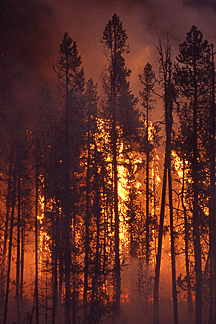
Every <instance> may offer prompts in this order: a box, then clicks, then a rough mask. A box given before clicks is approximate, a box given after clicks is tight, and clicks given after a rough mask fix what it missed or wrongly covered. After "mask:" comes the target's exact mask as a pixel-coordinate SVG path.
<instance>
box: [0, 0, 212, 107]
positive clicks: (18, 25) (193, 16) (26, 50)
mask: <svg viewBox="0 0 216 324" xmlns="http://www.w3.org/2000/svg"><path fill="white" fill-rule="evenodd" d="M215 9H216V6H215V3H214V1H213V0H206V1H201V0H175V1H172V0H163V1H161V0H137V1H134V0H127V1H123V0H122V1H121V0H118V1H117V0H112V1H105V0H92V1H89V0H81V1H75V0H64V1H62V0H44V1H39V0H31V1H28V0H21V1H18V0H11V2H10V6H8V4H7V1H6V0H5V10H4V12H3V21H2V26H1V27H2V28H1V34H0V37H1V48H0V50H1V53H2V55H4V56H6V57H7V59H8V60H9V62H10V63H11V67H12V70H13V71H14V73H16V75H19V79H18V80H16V84H15V91H16V95H17V98H18V100H19V102H20V105H21V106H22V105H23V107H24V109H27V110H28V111H29V112H30V111H31V108H30V106H32V105H33V104H34V102H35V100H36V98H37V95H38V92H39V91H40V88H41V87H42V86H46V87H52V86H53V84H54V83H55V82H56V76H55V74H54V72H53V68H52V66H53V63H54V62H55V61H56V59H57V56H58V49H59V44H60V42H61V39H62V36H63V34H64V32H65V31H68V33H69V35H70V36H71V37H72V38H73V39H74V40H76V41H77V45H78V49H79V52H80V54H81V55H82V58H83V67H84V70H85V72H86V77H87V79H88V78H89V77H93V79H94V80H95V82H99V80H100V73H101V69H103V68H104V66H105V62H106V60H105V57H104V56H103V53H102V52H103V47H102V44H101V43H100V42H99V41H100V38H101V34H102V31H103V29H104V27H105V25H106V23H107V21H108V19H110V18H111V16H112V14H113V13H114V12H116V13H117V14H118V15H119V17H120V19H121V20H122V21H123V26H124V28H125V29H126V31H127V34H128V37H129V39H128V41H129V44H130V48H131V53H130V54H129V55H128V58H127V60H126V65H127V67H129V68H130V69H131V70H132V72H133V73H132V76H131V85H132V89H133V91H134V92H135V93H136V95H137V94H138V92H139V82H138V77H137V76H138V74H139V73H141V71H142V69H143V67H144V65H145V64H146V62H147V61H149V62H150V63H151V64H152V65H153V66H155V70H157V51H156V49H155V45H154V44H155V43H157V41H158V37H161V39H162V40H164V43H165V42H166V34H167V33H168V34H169V35H170V36H171V40H172V45H173V51H174V53H175V54H177V51H178V45H179V43H181V42H182V41H184V39H185V35H186V33H187V32H188V31H189V30H190V28H191V26H192V25H193V24H194V25H196V26H197V27H198V28H199V29H200V30H201V31H202V32H203V34H204V37H205V38H206V39H208V40H209V42H213V43H214V42H215V33H214V31H215V29H216V19H215V17H216V15H215Z"/></svg>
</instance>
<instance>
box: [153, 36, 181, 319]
mask: <svg viewBox="0 0 216 324" xmlns="http://www.w3.org/2000/svg"><path fill="white" fill-rule="evenodd" d="M158 52H159V63H160V73H161V81H162V89H163V100H164V110H165V127H166V147H165V161H164V173H163V187H162V198H161V212H160V225H159V238H158V251H157V257H156V267H155V282H154V324H159V290H158V289H159V277H160V263H161V252H162V237H163V226H164V216H165V200H166V186H167V176H168V187H169V211H170V236H171V261H172V262H171V264H172V295H173V310H174V312H173V313H174V323H175V324H177V323H178V303H177V290H176V269H175V249H174V228H173V202H172V178H171V144H172V124H173V102H174V98H175V94H174V85H173V62H172V58H171V54H172V51H171V44H170V40H169V39H167V46H166V48H165V50H163V48H162V45H161V43H159V46H158Z"/></svg>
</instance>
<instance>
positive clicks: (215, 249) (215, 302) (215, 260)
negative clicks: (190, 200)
mask: <svg viewBox="0 0 216 324" xmlns="http://www.w3.org/2000/svg"><path fill="white" fill-rule="evenodd" d="M211 56H212V62H211V63H212V71H211V72H212V84H211V88H212V89H211V100H210V102H211V106H210V108H211V111H210V117H211V119H210V120H211V132H210V205H209V241H210V309H209V324H214V323H215V321H216V281H215V280H216V279H215V276H216V256H215V253H216V246H215V245H216V240H215V211H216V210H215V209H216V206H215V197H216V196H215V194H216V191H215V95H214V92H215V69H214V47H213V45H212V46H211Z"/></svg>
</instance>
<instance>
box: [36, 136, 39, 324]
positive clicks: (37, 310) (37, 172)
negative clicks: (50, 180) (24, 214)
mask: <svg viewBox="0 0 216 324" xmlns="http://www.w3.org/2000/svg"><path fill="white" fill-rule="evenodd" d="M38 154H39V148H38V142H37V146H36V170H35V312H36V324H39V295H38V220H37V216H38V176H39V170H38V169H39V165H38Z"/></svg>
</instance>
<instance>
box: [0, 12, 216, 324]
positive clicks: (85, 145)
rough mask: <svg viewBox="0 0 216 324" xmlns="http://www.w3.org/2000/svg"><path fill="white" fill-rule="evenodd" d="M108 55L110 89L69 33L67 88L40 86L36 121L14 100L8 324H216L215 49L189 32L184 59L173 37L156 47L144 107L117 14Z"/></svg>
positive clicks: (7, 173)
mask: <svg viewBox="0 0 216 324" xmlns="http://www.w3.org/2000/svg"><path fill="white" fill-rule="evenodd" d="M0 10H1V8H0ZM0 23H1V22H0ZM100 46H101V47H102V46H103V52H104V54H105V59H106V60H107V64H106V67H105V68H104V70H103V72H102V76H101V80H100V88H101V90H100V91H99V87H97V85H96V84H95V83H94V81H93V79H92V78H89V79H87V77H86V75H85V73H84V69H83V67H82V64H83V62H82V58H81V55H80V54H79V50H78V46H77V43H76V42H75V41H74V40H73V39H72V38H71V37H70V35H69V33H68V32H66V33H65V34H64V35H63V38H62V42H61V43H60V46H59V49H57V50H56V55H58V58H57V59H56V60H55V62H56V63H54V64H53V67H54V73H55V75H56V78H57V81H58V85H59V89H58V90H59V91H58V92H55V90H54V89H53V88H52V87H51V89H46V88H45V87H43V88H42V90H41V92H40V94H38V103H37V105H36V106H37V107H35V109H36V110H37V118H35V121H34V123H28V121H27V119H26V117H25V114H24V113H23V112H22V111H20V110H19V109H18V103H17V100H15V99H13V95H12V93H13V91H12V87H11V92H9V91H6V90H5V91H6V93H5V94H4V96H6V94H7V96H6V97H5V98H4V99H5V100H4V102H2V104H1V106H2V107H3V110H2V112H1V117H4V114H5V116H6V117H4V118H2V119H5V120H6V121H7V122H5V123H3V124H1V132H0V134H1V136H2V141H1V143H2V150H1V152H2V159H1V163H0V166H1V170H0V171H1V177H0V181H1V191H0V195H1V206H0V225H1V226H0V237H1V239H0V265H1V269H0V270H1V272H0V283H1V285H0V310H1V312H0V322H1V323H3V324H9V323H12V322H14V323H16V324H40V323H41V324H49V323H52V324H62V323H64V324H77V323H81V324H98V323H104V324H111V323H117V324H123V323H126V322H128V323H130V324H135V323H136V324H141V323H146V324H147V323H148V324H150V323H154V324H162V323H174V324H186V323H187V324H188V323H195V324H204V323H207V322H208V323H209V324H214V323H215V322H216V312H215V300H216V283H215V280H214V278H215V276H216V273H215V271H216V241H215V228H216V217H215V216H216V215H215V213H216V206H215V98H214V93H215V66H214V51H213V45H212V44H208V42H207V41H205V40H203V34H202V33H201V31H200V30H198V29H197V27H196V26H192V28H191V29H190V31H189V32H188V33H187V34H186V40H185V41H184V42H182V43H181V44H180V46H179V53H178V55H177V58H176V60H175V59H174V58H173V50H172V48H171V42H170V40H169V37H167V43H166V46H165V47H163V46H162V42H161V41H159V43H158V45H157V46H156V47H155V51H156V52H157V55H158V56H159V67H158V69H157V70H156V71H154V69H153V66H152V65H151V64H150V63H149V62H143V63H144V64H143V66H144V68H143V71H142V72H141V73H140V74H139V75H138V76H137V83H138V82H139V86H140V88H141V90H140V92H139V99H138V98H136V97H135V96H134V95H133V93H132V90H131V85H130V82H129V80H130V79H129V77H130V74H131V71H130V70H129V69H128V68H127V67H126V57H127V54H128V53H129V51H130V48H129V44H128V36H127V33H126V30H125V29H124V28H123V23H122V22H121V20H120V18H119V16H118V15H117V14H116V13H114V14H113V15H112V17H111V18H110V19H109V20H108V22H107V24H106V25H105V28H104V30H103V32H102V35H101V41H100ZM150 49H151V48H150V47H149V46H148V47H147V53H148V55H149V53H150V52H151V50H150ZM95 51H96V49H95ZM146 57H147V54H146ZM1 60H2V61H1ZM99 61H100V59H99ZM0 62H2V66H3V65H4V62H3V56H0ZM134 62H135V63H137V62H136V59H135V61H134ZM135 63H134V64H135ZM0 68H1V65H0ZM5 78H6V75H5V70H4V69H3V67H2V70H1V69H0V85H1V83H4V82H3V81H4V80H6V79H5ZM12 82H14V83H16V80H11V84H12ZM8 86H9V85H8ZM2 89H3V88H2ZM3 90H4V89H3ZM3 90H2V91H3ZM3 92H4V91H3ZM157 92H158V93H157ZM156 98H157V100H158V101H159V102H157V101H156ZM0 99H1V91H0ZM6 99H7V100H6ZM0 103H1V102H0ZM12 107H15V108H14V110H13V111H12ZM158 107H159V109H161V108H163V111H164V114H163V117H162V118H161V119H160V120H156V117H157V114H158V112H156V113H154V111H155V110H156V108H158ZM159 109H158V110H159ZM153 115H155V116H153ZM177 125H178V126H177ZM164 309H165V310H166V311H167V312H166V313H165V312H164ZM11 310H12V311H11Z"/></svg>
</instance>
